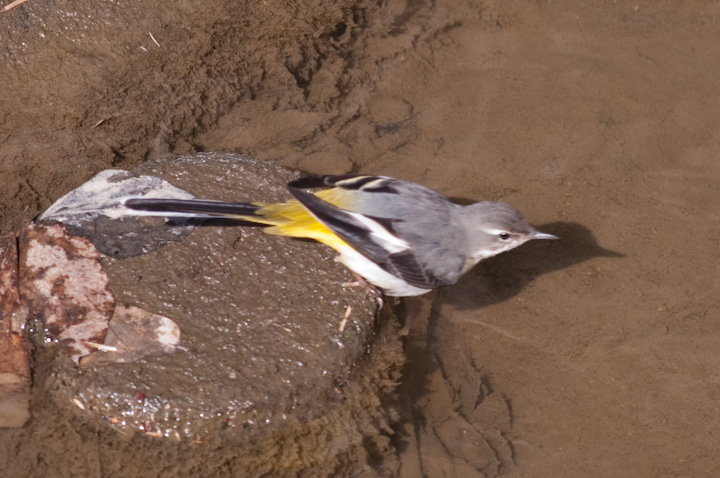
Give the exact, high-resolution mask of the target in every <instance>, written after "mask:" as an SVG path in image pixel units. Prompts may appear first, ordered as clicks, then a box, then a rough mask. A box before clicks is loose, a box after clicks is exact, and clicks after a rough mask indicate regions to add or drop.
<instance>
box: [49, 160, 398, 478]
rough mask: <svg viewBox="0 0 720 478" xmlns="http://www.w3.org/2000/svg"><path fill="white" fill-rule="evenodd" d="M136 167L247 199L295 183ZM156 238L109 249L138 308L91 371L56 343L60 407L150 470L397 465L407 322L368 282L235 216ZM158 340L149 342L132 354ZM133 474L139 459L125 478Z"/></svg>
mask: <svg viewBox="0 0 720 478" xmlns="http://www.w3.org/2000/svg"><path fill="white" fill-rule="evenodd" d="M133 174H137V175H147V176H157V177H159V178H162V179H163V180H165V181H168V182H169V183H170V184H172V185H173V186H174V187H177V188H180V189H182V190H184V191H187V192H189V193H191V194H192V195H193V196H195V197H199V198H207V199H219V200H233V201H283V200H286V199H288V198H289V194H288V193H287V192H286V184H287V183H288V182H289V181H291V180H292V179H294V178H295V177H296V176H295V174H294V173H291V172H289V171H287V170H284V169H282V168H280V167H277V166H275V165H273V164H271V163H267V162H257V161H254V160H251V159H247V158H244V157H240V156H234V155H220V154H198V155H195V156H191V157H185V158H180V159H173V160H159V161H154V162H150V163H145V164H144V165H142V166H140V167H139V168H137V169H136V170H135V171H133ZM98 217H101V218H103V219H102V220H103V221H107V220H108V219H107V216H103V215H102V214H101V215H99V216H98ZM131 219H133V218H125V219H123V221H124V222H125V223H126V225H125V226H124V227H129V226H127V223H128V222H129V220H131ZM138 219H145V218H138ZM93 221H94V220H90V221H89V224H92V223H93ZM89 227H90V228H92V227H94V226H92V225H90V226H89ZM126 232H127V230H126ZM146 233H147V231H146V230H144V229H142V228H140V229H139V232H138V235H139V236H142V235H143V234H146ZM86 237H90V236H86ZM134 240H135V241H136V243H137V244H140V243H142V240H140V239H137V238H136V239H134ZM148 240H149V241H150V242H151V243H153V247H151V248H148V250H149V252H147V253H145V254H140V255H135V256H133V257H127V258H124V259H118V258H117V257H111V256H108V255H101V259H100V261H101V263H102V267H103V269H104V271H105V273H106V274H107V276H108V279H109V288H110V290H111V291H112V293H113V295H114V297H115V300H116V308H115V314H116V316H117V314H118V310H120V308H122V310H121V312H122V314H124V315H127V314H129V311H142V313H140V312H138V314H140V315H139V316H138V317H139V318H135V319H127V317H125V318H124V319H123V320H124V321H125V322H123V323H124V324H125V325H122V326H120V325H118V327H117V330H118V331H119V333H115V332H113V321H115V320H116V318H115V317H113V320H112V321H111V322H110V332H109V333H108V338H107V341H106V342H105V344H103V345H104V346H105V348H103V347H99V348H98V347H94V351H93V352H92V353H91V355H90V356H89V357H85V358H83V359H82V361H81V364H80V366H78V365H76V364H75V363H74V362H73V361H72V360H71V359H70V358H69V357H68V356H67V354H63V353H54V354H53V359H52V360H53V362H52V365H51V366H49V367H43V368H42V370H44V371H41V372H39V377H38V380H39V382H40V387H41V388H43V389H47V390H48V391H49V393H51V394H52V397H53V402H54V403H55V405H56V406H57V407H58V408H59V409H61V410H62V413H60V414H59V415H58V416H59V417H64V419H66V420H69V421H70V423H72V426H73V427H77V426H79V425H78V424H82V426H89V427H91V428H95V429H97V430H98V431H99V432H100V433H101V436H102V437H103V438H102V439H103V441H104V445H103V450H104V451H103V453H131V454H132V455H133V456H135V459H137V460H140V461H141V462H142V463H143V467H144V468H143V470H145V471H146V472H147V476H160V474H159V473H156V472H158V470H166V469H169V467H170V468H172V469H177V470H181V471H179V472H178V473H177V474H176V475H175V476H298V475H299V474H301V473H302V472H303V470H312V473H311V474H310V475H307V476H346V475H347V476H350V475H351V474H353V473H363V472H364V471H367V470H369V469H370V465H369V463H370V462H372V464H373V465H372V466H373V468H374V469H375V470H376V472H377V470H378V469H382V470H384V471H382V472H381V474H382V473H386V472H387V473H390V472H391V471H393V469H394V467H395V466H396V465H395V461H394V458H391V456H394V455H393V449H392V447H391V446H390V445H389V438H388V430H389V423H391V422H392V420H393V419H394V417H395V413H394V409H393V397H394V391H395V386H396V383H397V380H398V377H399V373H400V367H401V366H402V362H403V354H402V349H401V345H400V338H399V335H398V333H397V332H398V331H397V323H396V320H395V319H394V317H392V316H391V314H390V313H389V312H387V310H383V311H382V312H381V313H379V314H378V311H377V310H376V309H377V303H376V301H375V299H374V297H372V296H371V295H369V294H368V293H367V292H366V291H365V290H363V289H361V288H356V287H344V286H343V283H344V282H346V281H348V280H351V278H352V277H351V275H350V274H349V272H347V271H346V270H345V269H344V268H343V267H342V266H340V265H338V264H336V263H335V262H334V260H333V259H334V253H333V251H331V250H330V249H328V248H326V247H325V246H323V245H320V244H317V243H314V242H309V241H300V240H294V239H290V238H284V237H279V236H273V235H269V234H264V233H263V232H262V228H261V227H248V226H242V227H238V226H237V224H235V223H231V222H228V221H205V222H204V223H202V224H198V225H196V226H195V227H194V229H193V230H192V233H190V234H189V235H188V236H187V237H186V238H185V239H184V240H181V241H178V240H175V238H173V240H171V241H169V242H166V243H165V244H164V245H161V246H158V243H157V241H156V240H155V239H152V238H150V239H148ZM138 241H139V242H138ZM140 248H141V249H142V248H143V247H142V246H141V247H140ZM135 249H137V247H135ZM122 314H121V315H122ZM144 314H150V315H149V316H146V315H144ZM124 315H123V317H124ZM344 318H345V319H346V320H344ZM118 324H120V322H118ZM148 324H150V325H148ZM174 326H176V327H177V330H175V329H173V327H174ZM121 329H122V330H121ZM148 330H149V332H148ZM122 334H128V335H126V337H131V336H132V337H133V338H132V340H131V339H130V338H128V339H127V340H123V335H122ZM148 337H149V339H148ZM178 339H179V341H178ZM148 340H150V341H151V342H152V340H155V343H156V346H152V344H151V345H147V347H148V348H147V350H149V352H142V351H141V352H138V353H136V352H133V351H132V350H129V349H133V347H135V346H133V345H129V346H128V347H129V349H123V347H124V346H125V345H127V344H126V343H125V342H128V343H130V342H132V343H142V344H146V343H147V341H148ZM157 344H159V345H157ZM52 347H54V345H49V348H47V350H50V349H52ZM142 347H146V345H142ZM142 347H140V348H142ZM128 350H129V351H128ZM143 350H145V349H143ZM104 354H105V355H104ZM113 354H115V358H113ZM128 436H131V437H135V440H136V441H135V445H133V446H129V445H128V439H127V437H128ZM137 440H141V441H142V442H143V445H142V446H137V443H138V442H137ZM146 455H147V456H146ZM158 456H163V457H167V460H168V462H163V459H162V458H157V457H158ZM190 470H191V471H192V472H191V471H190ZM233 470H236V471H237V470H242V474H237V473H236V472H233ZM135 472H137V470H136V469H135V468H134V467H133V465H132V464H130V463H128V464H127V468H126V469H125V471H122V472H121V471H117V470H116V471H115V472H114V475H113V476H135V475H132V473H135ZM153 473H156V474H153ZM184 473H185V474H184ZM187 473H190V474H187Z"/></svg>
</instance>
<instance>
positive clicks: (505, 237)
mask: <svg viewBox="0 0 720 478" xmlns="http://www.w3.org/2000/svg"><path fill="white" fill-rule="evenodd" d="M498 237H500V239H502V240H503V241H507V240H508V239H510V233H509V232H501V233H500V234H498Z"/></svg>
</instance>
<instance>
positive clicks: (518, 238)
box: [460, 201, 558, 270]
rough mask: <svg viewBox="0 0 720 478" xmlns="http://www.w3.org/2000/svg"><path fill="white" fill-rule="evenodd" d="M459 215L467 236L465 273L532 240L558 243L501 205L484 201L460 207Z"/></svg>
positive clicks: (504, 204) (509, 207)
mask: <svg viewBox="0 0 720 478" xmlns="http://www.w3.org/2000/svg"><path fill="white" fill-rule="evenodd" d="M460 215H461V216H462V221H463V223H464V224H466V229H467V232H468V237H467V244H468V250H469V253H470V258H469V260H468V262H467V263H466V265H465V269H466V270H467V269H469V268H470V267H472V266H474V265H475V264H477V263H478V262H480V261H482V260H483V259H487V258H488V257H492V256H495V255H497V254H500V253H502V252H505V251H509V250H510V249H514V248H516V247H518V246H520V245H522V244H525V243H526V242H528V241H531V240H533V239H558V237H557V236H554V235H552V234H547V233H544V232H540V231H538V230H536V229H534V228H533V227H532V226H531V225H530V224H528V222H527V221H526V220H525V218H524V217H523V215H522V214H520V212H519V211H518V210H517V209H515V208H513V207H512V206H510V205H509V204H506V203H504V202H491V201H483V202H479V203H475V204H470V205H468V206H463V207H462V208H461V209H460Z"/></svg>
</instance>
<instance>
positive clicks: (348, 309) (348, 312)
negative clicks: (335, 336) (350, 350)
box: [338, 305, 352, 332]
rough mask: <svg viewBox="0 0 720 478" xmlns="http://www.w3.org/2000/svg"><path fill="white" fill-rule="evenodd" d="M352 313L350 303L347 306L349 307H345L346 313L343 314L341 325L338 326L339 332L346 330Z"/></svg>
mask: <svg viewBox="0 0 720 478" xmlns="http://www.w3.org/2000/svg"><path fill="white" fill-rule="evenodd" d="M351 313H352V307H350V306H349V305H348V306H347V309H345V314H344V315H343V318H342V320H341V321H340V326H339V327H338V332H342V331H343V330H345V326H346V325H347V322H348V319H349V318H350V314H351Z"/></svg>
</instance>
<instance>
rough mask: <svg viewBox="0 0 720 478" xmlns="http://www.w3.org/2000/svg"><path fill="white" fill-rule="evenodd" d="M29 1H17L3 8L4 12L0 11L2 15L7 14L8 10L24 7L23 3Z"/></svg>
mask: <svg viewBox="0 0 720 478" xmlns="http://www.w3.org/2000/svg"><path fill="white" fill-rule="evenodd" d="M27 1H28V0H15V1H14V2H12V3H10V4H8V5H5V6H4V7H2V10H0V13H4V12H7V11H8V10H12V9H13V8H15V7H17V6H18V5H22V4H23V3H25V2H27Z"/></svg>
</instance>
